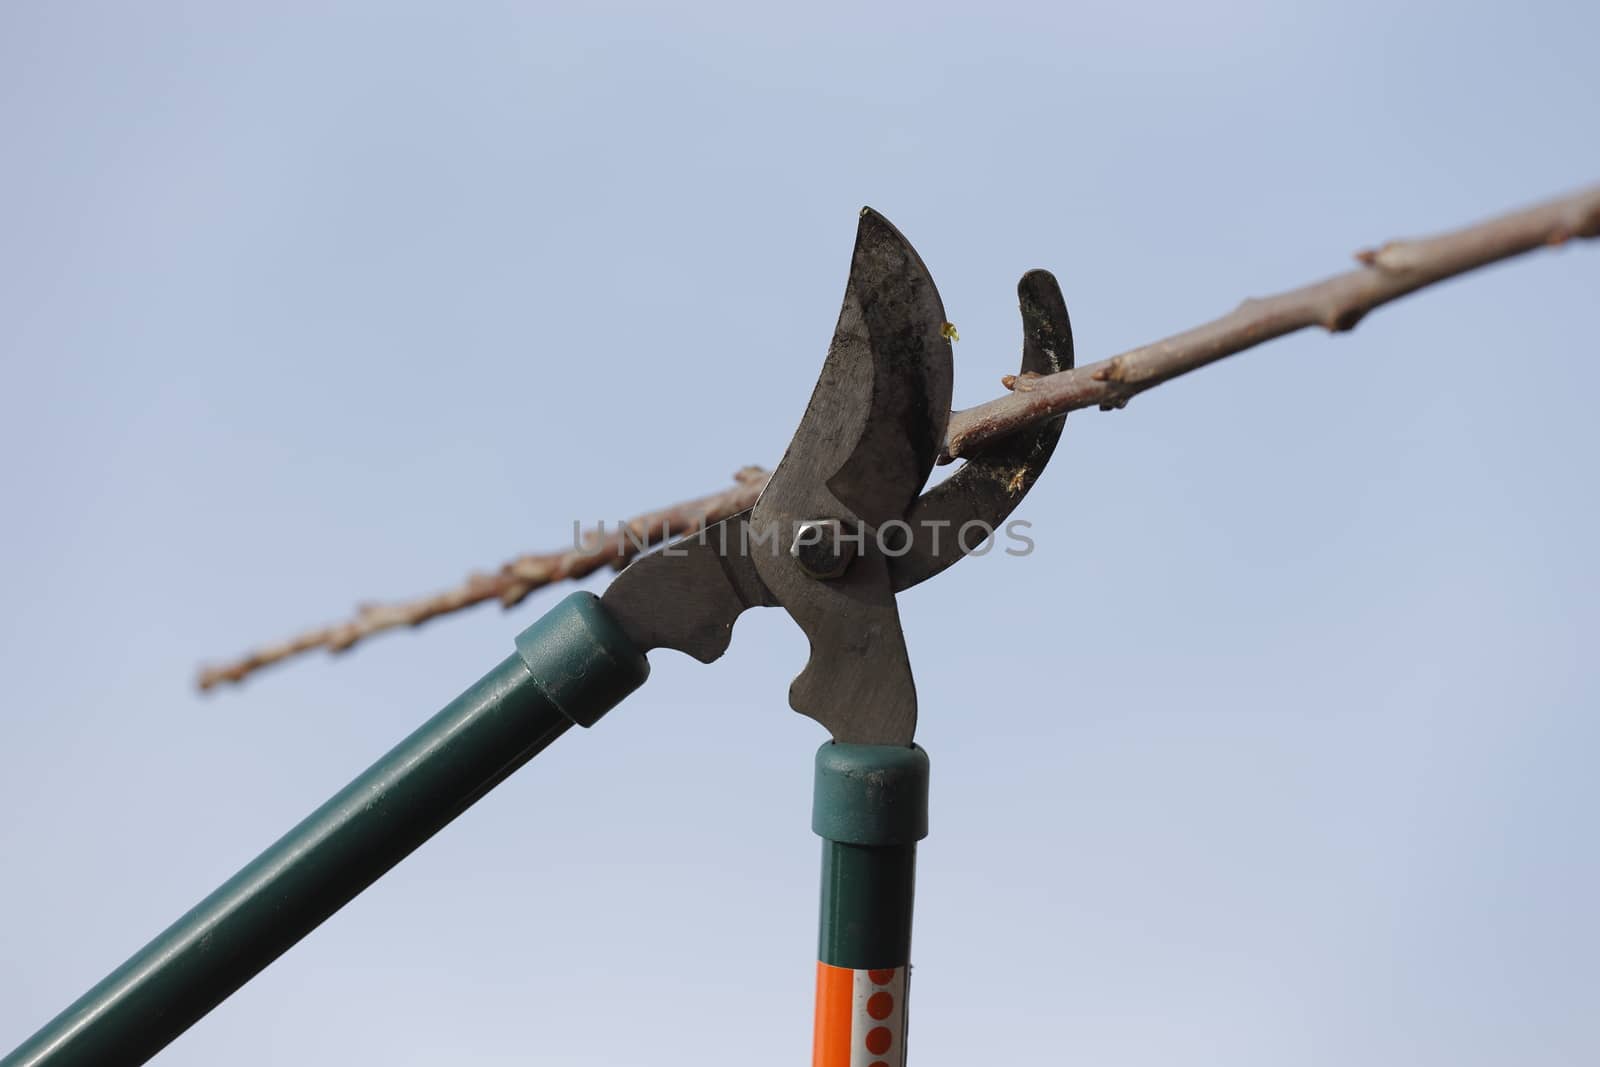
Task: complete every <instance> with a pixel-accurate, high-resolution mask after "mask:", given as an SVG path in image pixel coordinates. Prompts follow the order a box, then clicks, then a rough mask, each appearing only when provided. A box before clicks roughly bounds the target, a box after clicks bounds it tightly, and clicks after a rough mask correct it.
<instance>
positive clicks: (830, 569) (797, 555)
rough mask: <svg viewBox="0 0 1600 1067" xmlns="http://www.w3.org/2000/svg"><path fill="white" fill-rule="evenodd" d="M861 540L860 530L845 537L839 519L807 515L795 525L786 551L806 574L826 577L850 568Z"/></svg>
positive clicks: (823, 579) (826, 578)
mask: <svg viewBox="0 0 1600 1067" xmlns="http://www.w3.org/2000/svg"><path fill="white" fill-rule="evenodd" d="M860 541H861V537H860V535H859V534H857V535H855V536H854V537H846V536H845V534H844V524H843V523H841V522H840V521H839V520H838V519H809V520H807V521H806V522H802V523H801V524H800V525H798V526H796V527H795V531H794V543H793V544H791V545H790V546H789V555H791V556H793V557H794V561H795V562H796V563H798V564H799V565H800V569H801V570H803V571H805V572H806V573H807V574H808V575H810V576H811V577H813V578H817V579H820V580H822V581H827V580H828V579H830V578H837V577H839V576H840V575H842V574H844V572H845V571H846V570H847V569H848V568H849V566H850V561H851V560H853V559H855V558H856V549H857V547H859V545H860Z"/></svg>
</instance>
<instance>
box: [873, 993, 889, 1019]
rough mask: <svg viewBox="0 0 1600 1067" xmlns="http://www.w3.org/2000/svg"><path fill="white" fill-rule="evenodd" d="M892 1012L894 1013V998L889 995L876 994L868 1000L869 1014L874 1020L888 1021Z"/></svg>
mask: <svg viewBox="0 0 1600 1067" xmlns="http://www.w3.org/2000/svg"><path fill="white" fill-rule="evenodd" d="M891 1011H894V997H892V996H890V995H889V994H888V993H874V994H872V996H870V997H868V998H867V1014H868V1015H870V1016H872V1017H873V1018H874V1019H878V1020H883V1019H887V1018H888V1017H889V1013H890V1012H891Z"/></svg>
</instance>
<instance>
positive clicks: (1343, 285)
mask: <svg viewBox="0 0 1600 1067" xmlns="http://www.w3.org/2000/svg"><path fill="white" fill-rule="evenodd" d="M1597 234H1600V185H1597V186H1592V187H1590V188H1588V189H1585V190H1583V191H1582V192H1578V193H1574V194H1572V195H1570V196H1566V197H1562V198H1560V199H1556V200H1547V201H1545V202H1544V203H1542V204H1537V205H1535V206H1533V207H1530V208H1525V209H1523V210H1521V211H1514V212H1512V213H1511V214H1509V215H1501V216H1500V217H1499V218H1494V219H1489V220H1488V221H1486V222H1480V223H1478V224H1477V225H1475V226H1468V227H1466V228H1465V229H1461V230H1454V231H1452V232H1450V233H1444V234H1440V235H1438V236H1436V237H1424V238H1420V239H1416V240H1409V241H1390V242H1389V243H1388V244H1385V245H1383V246H1382V247H1381V248H1377V249H1366V250H1364V251H1361V252H1357V253H1356V259H1357V261H1358V262H1360V263H1361V264H1362V265H1361V266H1360V267H1358V268H1357V269H1355V270H1352V271H1346V272H1345V273H1344V274H1336V275H1334V276H1333V277H1331V278H1325V279H1323V280H1322V281H1320V282H1316V283H1313V284H1311V285H1306V286H1302V287H1301V288H1299V289H1291V290H1289V291H1288V292H1286V293H1279V294H1277V295H1276V296H1269V297H1264V298H1260V299H1252V300H1246V301H1245V302H1244V303H1242V304H1240V305H1239V306H1238V307H1237V308H1235V309H1234V310H1233V311H1231V312H1229V313H1228V314H1226V315H1224V316H1222V318H1220V319H1214V320H1212V321H1211V322H1208V323H1206V324H1205V325H1203V326H1196V327H1194V328H1193V329H1190V330H1185V331H1183V332H1182V333H1179V334H1174V335H1172V336H1171V337H1168V338H1167V339H1165V340H1163V341H1157V342H1155V343H1154V344H1148V345H1144V346H1142V347H1140V348H1134V349H1130V350H1129V351H1127V352H1124V353H1122V354H1121V355H1118V356H1112V357H1111V358H1110V359H1105V360H1101V361H1100V362H1099V363H1091V364H1089V365H1088V366H1084V367H1078V368H1076V369H1074V370H1069V371H1062V372H1061V373H1060V374H1049V375H1044V376H1042V377H1033V378H1030V377H1027V376H1023V377H1021V378H1018V377H1015V376H1010V375H1008V376H1007V377H1006V378H1004V379H1002V384H1003V385H1005V387H1006V388H1008V389H1011V390H1013V391H1012V393H1011V395H1010V396H1003V397H1001V398H1000V399H998V400H991V401H989V402H988V403H985V404H979V405H978V406H977V407H975V408H968V409H967V410H965V411H958V412H956V413H955V414H954V415H952V416H951V417H950V428H949V431H948V433H947V436H946V444H945V452H946V456H947V457H948V458H949V459H955V458H959V457H960V456H963V455H966V454H968V453H970V452H971V451H973V450H974V449H976V448H977V447H978V446H979V445H981V444H982V443H983V442H985V441H990V440H993V439H994V438H996V437H1004V436H1005V435H1006V434H1008V433H1012V432H1015V431H1016V430H1019V429H1021V428H1022V427H1024V426H1027V425H1028V424H1029V423H1033V422H1037V421H1039V420H1040V419H1045V418H1049V417H1050V416H1052V415H1059V414H1062V413H1063V412H1067V411H1075V410H1077V409H1078V408H1087V407H1098V408H1100V409H1101V410H1102V411H1105V410H1111V409H1114V408H1120V407H1125V406H1126V405H1127V403H1128V401H1129V400H1131V399H1133V398H1134V397H1135V396H1138V395H1139V394H1140V393H1142V392H1144V391H1145V390H1146V389H1149V388H1151V387H1153V386H1157V385H1160V384H1161V383H1162V382H1165V381H1169V380H1170V379H1172V378H1176V377H1178V376H1179V375H1181V374H1188V373H1189V372H1190V371H1193V370H1199V369H1200V368H1201V367H1204V366H1206V365H1207V364H1210V363H1215V362H1216V361H1217V360H1219V359H1222V358H1223V357H1225V356H1231V355H1233V354H1235V353H1237V352H1243V351H1244V350H1245V349H1247V348H1254V347H1255V346H1256V345H1259V344H1261V343H1262V342H1263V341H1270V340H1272V339H1273V338H1275V337H1282V336H1283V335H1284V334H1287V333H1294V332H1295V331H1296V330H1303V329H1305V328H1306V327H1308V326H1321V327H1322V328H1323V329H1325V330H1327V331H1328V332H1329V333H1341V332H1343V331H1345V330H1351V329H1354V328H1355V325H1356V323H1358V322H1360V321H1361V320H1362V318H1363V317H1365V316H1366V314H1367V313H1368V312H1369V311H1371V310H1373V309H1374V308H1378V307H1382V306H1383V305H1384V304H1387V303H1389V302H1390V301H1392V300H1397V299H1399V298H1400V297H1402V296H1405V295H1406V294H1407V293H1412V292H1415V291H1416V290H1418V289H1421V288H1422V287H1423V286H1425V285H1432V284H1434V283H1435V282H1440V281H1443V280H1445V279H1446V278H1453V277H1455V276H1456V275H1458V274H1465V273H1466V272H1468V271H1471V270H1476V269H1477V268H1479V267H1484V266H1487V265H1488V264H1490V263H1495V262H1498V261H1500V260H1502V259H1510V258H1512V257H1513V256H1520V255H1522V254H1523V253H1525V252H1532V251H1534V250H1535V249H1538V248H1544V247H1546V246H1551V245H1561V244H1565V243H1566V242H1567V241H1569V240H1571V239H1572V238H1574V237H1594V236H1596V235H1597Z"/></svg>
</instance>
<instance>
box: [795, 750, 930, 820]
mask: <svg viewBox="0 0 1600 1067" xmlns="http://www.w3.org/2000/svg"><path fill="white" fill-rule="evenodd" d="M811 829H812V830H814V831H815V832H816V833H817V834H818V835H819V836H821V837H825V838H827V839H828V840H829V841H838V842H840V843H842V844H848V845H878V846H886V845H914V844H916V843H917V842H918V841H921V840H922V839H923V838H924V837H927V836H928V754H927V753H926V752H924V751H922V749H920V748H918V747H917V746H916V745H911V746H905V745H845V744H839V743H838V742H834V741H830V742H828V743H827V744H825V745H823V746H822V747H821V748H819V749H817V777H816V787H815V791H814V792H813V793H812V800H811Z"/></svg>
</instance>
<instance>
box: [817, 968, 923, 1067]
mask: <svg viewBox="0 0 1600 1067" xmlns="http://www.w3.org/2000/svg"><path fill="white" fill-rule="evenodd" d="M909 969H910V968H907V967H893V968H886V969H884V970H878V971H854V970H851V969H850V968H848V967H834V966H831V965H830V964H826V963H818V964H817V1019H816V1026H815V1029H814V1030H813V1031H812V1041H811V1048H812V1052H811V1067H904V1065H905V1062H906V977H907V975H906V972H907V971H908V970H909Z"/></svg>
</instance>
